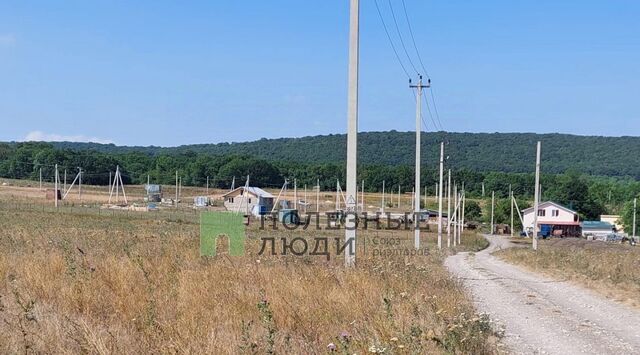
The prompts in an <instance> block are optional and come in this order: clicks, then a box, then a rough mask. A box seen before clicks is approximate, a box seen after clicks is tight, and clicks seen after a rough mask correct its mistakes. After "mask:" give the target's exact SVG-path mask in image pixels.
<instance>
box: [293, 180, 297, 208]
mask: <svg viewBox="0 0 640 355" xmlns="http://www.w3.org/2000/svg"><path fill="white" fill-rule="evenodd" d="M293 209H294V210H297V209H298V179H293Z"/></svg>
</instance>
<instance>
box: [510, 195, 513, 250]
mask: <svg viewBox="0 0 640 355" xmlns="http://www.w3.org/2000/svg"><path fill="white" fill-rule="evenodd" d="M509 201H511V238H513V190H511V193H509Z"/></svg>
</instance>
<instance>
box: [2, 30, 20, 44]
mask: <svg viewBox="0 0 640 355" xmlns="http://www.w3.org/2000/svg"><path fill="white" fill-rule="evenodd" d="M15 43H16V37H15V36H14V35H12V34H11V33H0V46H12V45H14V44H15Z"/></svg>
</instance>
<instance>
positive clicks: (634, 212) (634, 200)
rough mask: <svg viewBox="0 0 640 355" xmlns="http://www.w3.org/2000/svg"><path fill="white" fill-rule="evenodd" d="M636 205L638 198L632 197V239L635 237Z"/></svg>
mask: <svg viewBox="0 0 640 355" xmlns="http://www.w3.org/2000/svg"><path fill="white" fill-rule="evenodd" d="M636 207H638V198H634V199H633V239H636Z"/></svg>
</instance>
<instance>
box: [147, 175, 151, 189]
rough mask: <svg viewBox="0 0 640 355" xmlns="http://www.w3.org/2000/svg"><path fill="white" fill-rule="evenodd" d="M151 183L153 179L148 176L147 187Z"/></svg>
mask: <svg viewBox="0 0 640 355" xmlns="http://www.w3.org/2000/svg"><path fill="white" fill-rule="evenodd" d="M150 182H151V177H150V176H149V174H147V186H149V183H150Z"/></svg>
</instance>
